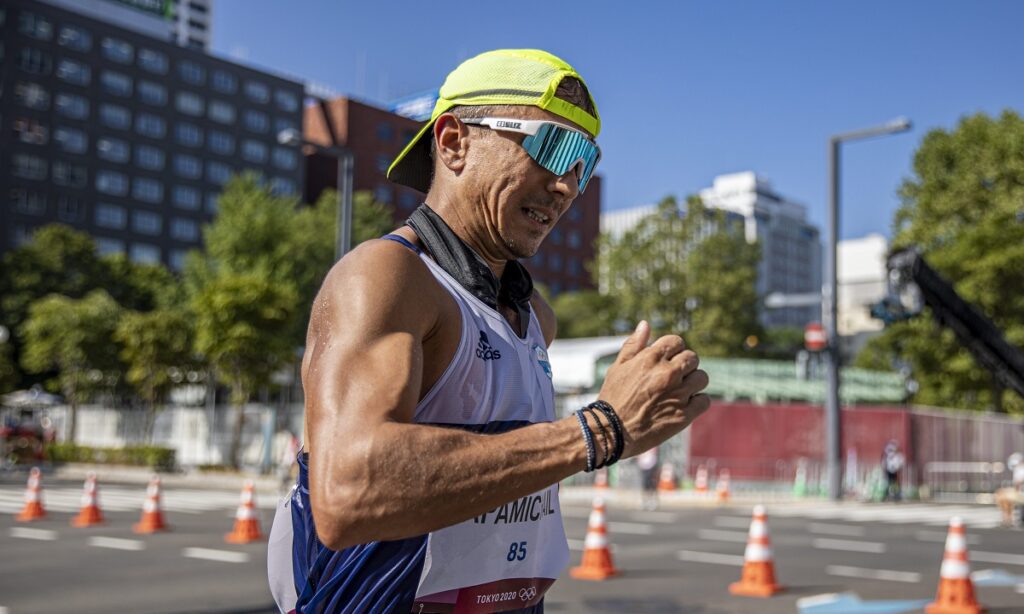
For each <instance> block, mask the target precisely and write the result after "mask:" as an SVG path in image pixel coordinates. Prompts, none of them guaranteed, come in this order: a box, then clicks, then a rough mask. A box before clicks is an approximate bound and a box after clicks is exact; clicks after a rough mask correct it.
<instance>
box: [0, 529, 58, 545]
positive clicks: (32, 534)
mask: <svg viewBox="0 0 1024 614" xmlns="http://www.w3.org/2000/svg"><path fill="white" fill-rule="evenodd" d="M11 537H20V538H22V539H38V540H42V541H47V542H52V541H54V540H55V539H57V532H56V531H52V530H50V529H30V528H28V527H11Z"/></svg>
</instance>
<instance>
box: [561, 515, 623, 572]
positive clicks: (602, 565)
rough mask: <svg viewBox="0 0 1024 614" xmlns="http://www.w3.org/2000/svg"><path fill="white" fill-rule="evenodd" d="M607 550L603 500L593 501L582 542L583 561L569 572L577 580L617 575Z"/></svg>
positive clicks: (610, 554)
mask: <svg viewBox="0 0 1024 614" xmlns="http://www.w3.org/2000/svg"><path fill="white" fill-rule="evenodd" d="M618 573H619V570H617V569H615V565H613V564H612V553H611V551H610V550H608V528H607V526H606V524H605V519H604V500H602V499H601V498H600V497H598V498H597V499H594V509H593V510H592V511H591V512H590V520H589V521H588V522H587V538H586V539H585V540H584V542H583V560H582V561H580V566H579V567H573V568H572V569H571V570H569V575H571V576H572V577H574V578H576V579H577V580H604V579H606V578H609V577H611V576H615V575H618Z"/></svg>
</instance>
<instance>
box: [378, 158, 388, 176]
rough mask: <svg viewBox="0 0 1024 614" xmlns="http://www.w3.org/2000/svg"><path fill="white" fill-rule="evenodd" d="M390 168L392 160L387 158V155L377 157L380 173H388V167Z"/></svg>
mask: <svg viewBox="0 0 1024 614" xmlns="http://www.w3.org/2000/svg"><path fill="white" fill-rule="evenodd" d="M389 166H391V158H390V157H388V156H386V155H384V154H378V155H377V171H379V172H381V173H386V172H388V167H389Z"/></svg>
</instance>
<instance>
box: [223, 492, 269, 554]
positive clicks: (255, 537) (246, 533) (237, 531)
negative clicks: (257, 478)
mask: <svg viewBox="0 0 1024 614" xmlns="http://www.w3.org/2000/svg"><path fill="white" fill-rule="evenodd" d="M261 539H263V534H262V533H260V519H259V515H258V514H257V513H256V500H255V496H254V494H253V485H252V480H246V481H245V486H243V487H242V502H241V503H240V504H239V505H238V512H236V513H235V528H234V530H232V531H231V532H230V533H228V534H227V535H225V536H224V541H226V542H227V543H229V544H248V543H249V542H255V541H260V540H261Z"/></svg>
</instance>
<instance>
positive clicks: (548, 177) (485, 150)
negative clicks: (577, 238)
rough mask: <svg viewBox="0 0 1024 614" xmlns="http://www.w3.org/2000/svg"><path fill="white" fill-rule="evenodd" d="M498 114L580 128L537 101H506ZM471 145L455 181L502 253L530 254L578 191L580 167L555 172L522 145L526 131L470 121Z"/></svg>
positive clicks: (511, 254) (510, 256) (533, 252)
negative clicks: (513, 103) (532, 103)
mask: <svg viewBox="0 0 1024 614" xmlns="http://www.w3.org/2000/svg"><path fill="white" fill-rule="evenodd" d="M501 116H502V117H509V118H515V119H543V120H550V121H555V122H558V123H561V124H565V125H569V126H572V127H575V128H579V126H576V125H575V124H573V123H571V122H569V121H568V120H566V119H564V118H562V117H560V116H558V115H555V114H553V113H549V112H548V111H544V110H543V109H539V108H537V107H528V106H516V107H508V110H506V111H502V112H501ZM468 128H469V135H468V137H469V139H470V146H469V148H468V151H467V156H466V166H465V170H464V173H463V175H462V176H461V177H460V181H464V182H465V183H464V184H463V186H464V187H465V189H466V191H463V194H466V195H467V196H468V197H469V198H468V200H470V201H475V202H473V205H474V206H475V208H476V209H477V210H478V211H479V214H480V221H481V222H482V223H483V227H484V228H483V229H482V230H485V232H486V233H487V235H488V236H489V238H490V239H491V241H490V242H491V243H493V244H494V246H495V247H496V248H498V249H500V250H502V251H503V252H504V253H502V254H500V255H501V256H503V257H504V258H506V259H512V258H529V257H530V256H533V255H534V254H535V253H536V252H537V250H538V249H539V248H540V245H541V242H542V241H543V240H544V238H545V237H547V235H548V233H549V232H551V229H552V228H554V226H555V223H556V222H557V221H558V219H559V218H560V217H561V216H562V214H563V213H565V212H566V211H567V210H568V209H569V206H570V205H572V202H573V200H574V199H575V198H576V196H577V195H578V194H579V187H578V182H577V173H578V172H579V170H580V169H579V167H576V168H574V169H570V170H569V171H568V172H567V173H566V174H565V175H562V176H558V175H555V174H554V173H552V172H551V171H549V170H547V169H545V168H543V167H541V166H540V165H539V164H537V163H536V162H535V161H534V160H533V159H532V158H531V157H530V156H529V155H528V154H527V153H526V151H525V150H524V149H523V148H522V146H521V145H520V143H522V141H523V139H524V138H525V135H523V134H519V133H515V132H506V131H501V130H491V129H488V128H484V127H480V126H469V127H468Z"/></svg>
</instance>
